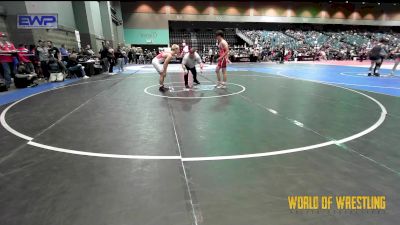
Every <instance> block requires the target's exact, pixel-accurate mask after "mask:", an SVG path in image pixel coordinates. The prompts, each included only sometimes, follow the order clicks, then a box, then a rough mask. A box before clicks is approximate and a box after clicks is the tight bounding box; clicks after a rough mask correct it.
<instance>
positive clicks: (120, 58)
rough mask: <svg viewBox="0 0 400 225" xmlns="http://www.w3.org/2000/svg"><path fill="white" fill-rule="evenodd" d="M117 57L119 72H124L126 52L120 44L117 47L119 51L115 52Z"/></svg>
mask: <svg viewBox="0 0 400 225" xmlns="http://www.w3.org/2000/svg"><path fill="white" fill-rule="evenodd" d="M115 58H116V59H117V68H118V70H119V72H124V60H125V57H124V54H123V50H122V48H121V46H120V45H118V47H117V51H116V52H115Z"/></svg>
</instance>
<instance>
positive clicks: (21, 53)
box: [17, 44, 35, 74]
mask: <svg viewBox="0 0 400 225" xmlns="http://www.w3.org/2000/svg"><path fill="white" fill-rule="evenodd" d="M17 50H18V60H19V65H25V67H26V70H27V71H28V73H30V74H34V73H35V68H34V67H33V63H32V62H31V60H30V59H29V56H30V55H31V54H29V50H28V49H27V48H25V45H24V44H20V45H18V49H17Z"/></svg>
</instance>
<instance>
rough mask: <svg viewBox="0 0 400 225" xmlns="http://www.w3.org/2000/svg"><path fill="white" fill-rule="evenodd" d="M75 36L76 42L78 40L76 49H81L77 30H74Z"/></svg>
mask: <svg viewBox="0 0 400 225" xmlns="http://www.w3.org/2000/svg"><path fill="white" fill-rule="evenodd" d="M75 38H76V42H78V49H81V47H82V46H81V35H80V34H79V31H77V30H75Z"/></svg>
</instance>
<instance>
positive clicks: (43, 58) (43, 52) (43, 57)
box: [36, 40, 50, 80]
mask: <svg viewBox="0 0 400 225" xmlns="http://www.w3.org/2000/svg"><path fill="white" fill-rule="evenodd" d="M38 43H39V46H38V47H37V48H36V54H37V56H38V58H39V61H40V69H41V75H42V76H43V77H44V78H45V79H47V80H48V79H49V76H50V73H49V71H48V69H47V63H48V61H49V48H48V47H47V46H46V45H45V43H44V42H43V41H41V40H39V42H38Z"/></svg>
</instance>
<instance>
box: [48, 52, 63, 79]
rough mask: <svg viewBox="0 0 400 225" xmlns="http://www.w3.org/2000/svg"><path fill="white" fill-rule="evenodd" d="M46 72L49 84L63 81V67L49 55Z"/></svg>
mask: <svg viewBox="0 0 400 225" xmlns="http://www.w3.org/2000/svg"><path fill="white" fill-rule="evenodd" d="M47 71H49V73H50V76H49V81H50V82H55V81H63V80H64V72H65V71H64V65H63V64H62V63H61V62H60V61H59V60H58V59H56V58H55V57H54V56H53V55H50V57H49V62H48V63H47Z"/></svg>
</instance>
